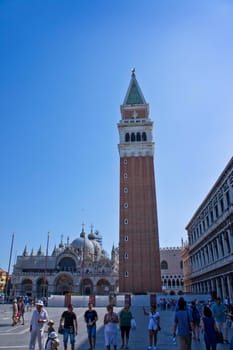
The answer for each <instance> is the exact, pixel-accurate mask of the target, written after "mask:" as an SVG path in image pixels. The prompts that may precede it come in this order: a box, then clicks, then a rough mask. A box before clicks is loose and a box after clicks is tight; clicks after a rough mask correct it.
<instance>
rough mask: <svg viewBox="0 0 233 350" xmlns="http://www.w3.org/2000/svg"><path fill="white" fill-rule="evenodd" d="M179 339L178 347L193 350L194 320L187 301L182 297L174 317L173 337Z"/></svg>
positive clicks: (181, 349) (183, 349) (182, 349)
mask: <svg viewBox="0 0 233 350" xmlns="http://www.w3.org/2000/svg"><path fill="white" fill-rule="evenodd" d="M176 331H177V337H178V345H179V348H180V350H191V345H192V332H193V331H194V327H193V318H192V313H191V312H190V310H188V309H187V304H186V301H185V300H184V298H183V297H180V298H179V300H178V304H177V310H176V312H175V317H174V325H173V337H174V338H175V337H176Z"/></svg>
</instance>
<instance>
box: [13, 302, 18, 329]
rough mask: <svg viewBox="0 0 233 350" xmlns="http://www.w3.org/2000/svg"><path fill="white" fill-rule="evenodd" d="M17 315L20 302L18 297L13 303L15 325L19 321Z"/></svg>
mask: <svg viewBox="0 0 233 350" xmlns="http://www.w3.org/2000/svg"><path fill="white" fill-rule="evenodd" d="M17 315H18V304H17V299H14V300H13V304H12V326H15V325H16V324H17V323H18V320H17Z"/></svg>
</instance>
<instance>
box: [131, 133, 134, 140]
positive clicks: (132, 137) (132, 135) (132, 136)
mask: <svg viewBox="0 0 233 350" xmlns="http://www.w3.org/2000/svg"><path fill="white" fill-rule="evenodd" d="M131 142H135V133H134V132H132V134H131Z"/></svg>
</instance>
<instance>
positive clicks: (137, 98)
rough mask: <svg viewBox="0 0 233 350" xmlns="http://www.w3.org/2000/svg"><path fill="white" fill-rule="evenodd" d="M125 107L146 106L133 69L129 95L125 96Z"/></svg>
mask: <svg viewBox="0 0 233 350" xmlns="http://www.w3.org/2000/svg"><path fill="white" fill-rule="evenodd" d="M123 104H124V105H141V104H146V101H145V98H144V96H143V94H142V92H141V89H140V87H139V85H138V82H137V79H136V77H135V69H134V68H133V69H132V76H131V81H130V84H129V88H128V91H127V94H126V96H125V100H124V103H123Z"/></svg>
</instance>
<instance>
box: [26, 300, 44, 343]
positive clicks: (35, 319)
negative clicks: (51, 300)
mask: <svg viewBox="0 0 233 350" xmlns="http://www.w3.org/2000/svg"><path fill="white" fill-rule="evenodd" d="M43 306H44V303H43V301H42V300H38V301H37V302H36V309H35V310H34V311H33V314H32V318H31V322H30V333H31V336H30V343H29V350H34V349H35V345H36V339H37V340H38V345H39V350H43V349H44V329H45V324H46V323H47V322H48V313H47V311H46V310H45V309H44V308H43Z"/></svg>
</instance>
